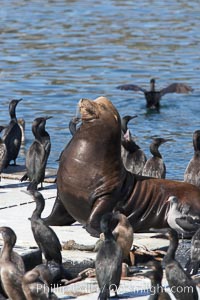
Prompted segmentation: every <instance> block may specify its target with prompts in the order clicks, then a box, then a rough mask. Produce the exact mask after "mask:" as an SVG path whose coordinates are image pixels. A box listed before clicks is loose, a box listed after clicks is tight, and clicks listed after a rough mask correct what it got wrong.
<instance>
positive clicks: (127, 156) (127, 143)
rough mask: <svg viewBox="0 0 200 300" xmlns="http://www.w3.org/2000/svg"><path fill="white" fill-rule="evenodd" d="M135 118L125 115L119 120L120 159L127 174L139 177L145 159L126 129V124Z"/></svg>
mask: <svg viewBox="0 0 200 300" xmlns="http://www.w3.org/2000/svg"><path fill="white" fill-rule="evenodd" d="M136 117H137V116H129V115H127V116H124V117H122V118H121V128H122V136H121V144H122V146H121V157H122V160H123V164H124V166H125V168H126V169H127V170H128V171H129V172H131V173H134V174H140V175H141V174H142V170H143V167H144V165H145V163H146V161H147V158H146V155H145V154H144V152H143V151H142V149H141V148H140V147H139V146H138V145H137V144H136V143H135V141H134V140H133V138H132V136H131V132H130V130H129V129H128V122H129V121H130V120H132V119H133V118H136Z"/></svg>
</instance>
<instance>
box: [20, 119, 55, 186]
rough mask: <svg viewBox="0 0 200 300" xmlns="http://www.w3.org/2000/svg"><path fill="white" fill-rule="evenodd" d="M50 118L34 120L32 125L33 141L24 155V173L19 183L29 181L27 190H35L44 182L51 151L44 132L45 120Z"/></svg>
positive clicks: (48, 138) (48, 140)
mask: <svg viewBox="0 0 200 300" xmlns="http://www.w3.org/2000/svg"><path fill="white" fill-rule="evenodd" d="M50 118H51V117H41V118H36V119H35V120H34V121H33V124H32V132H33V135H34V136H35V140H34V142H33V143H32V145H31V146H30V148H29V149H28V151H27V154H26V173H25V175H24V176H23V177H22V178H21V181H24V180H27V179H28V178H29V180H30V181H31V182H30V183H29V185H28V187H27V190H30V189H33V190H36V189H37V186H38V184H39V183H41V186H42V182H43V181H44V178H45V169H46V164H47V160H48V157H49V154H50V150H51V141H50V136H49V134H48V132H47V131H46V130H45V124H46V120H48V119H50Z"/></svg>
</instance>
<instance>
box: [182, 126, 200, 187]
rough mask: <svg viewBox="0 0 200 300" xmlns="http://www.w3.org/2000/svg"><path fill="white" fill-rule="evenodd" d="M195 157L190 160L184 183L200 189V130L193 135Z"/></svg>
mask: <svg viewBox="0 0 200 300" xmlns="http://www.w3.org/2000/svg"><path fill="white" fill-rule="evenodd" d="M193 147H194V156H193V157H192V159H191V160H190V162H189V164H188V166H187V168H186V170H185V174H184V181H186V182H189V183H192V184H194V185H196V186H197V187H198V188H200V130H196V131H195V132H194V133H193Z"/></svg>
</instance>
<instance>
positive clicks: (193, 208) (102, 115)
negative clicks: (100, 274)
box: [46, 97, 200, 236]
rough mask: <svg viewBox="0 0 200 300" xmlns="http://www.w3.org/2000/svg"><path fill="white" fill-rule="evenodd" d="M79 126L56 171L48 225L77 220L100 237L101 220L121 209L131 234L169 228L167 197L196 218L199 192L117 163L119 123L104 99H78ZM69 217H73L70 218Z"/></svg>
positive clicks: (119, 159)
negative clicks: (53, 196)
mask: <svg viewBox="0 0 200 300" xmlns="http://www.w3.org/2000/svg"><path fill="white" fill-rule="evenodd" d="M79 108H80V114H81V119H82V124H81V125H80V127H79V128H78V130H77V131H76V133H75V134H74V136H73V138H72V139H71V141H70V142H69V144H68V145H67V146H66V148H65V149H64V151H63V153H62V155H61V158H60V164H59V168H58V174H57V188H58V194H59V198H60V199H59V198H58V201H56V202H55V204H54V208H53V210H52V212H51V214H50V216H49V217H48V218H46V221H47V223H48V224H50V225H61V222H60V219H59V215H60V212H61V217H62V220H64V218H63V216H64V213H66V219H65V222H64V223H63V224H62V225H66V224H68V225H69V224H70V223H72V222H73V221H74V220H73V219H75V220H77V221H79V222H80V223H82V224H84V225H85V227H86V229H87V231H88V232H90V233H91V234H92V235H94V236H95V235H99V233H100V219H101V216H102V215H103V214H104V213H106V212H109V211H112V210H113V209H114V208H115V207H116V205H118V206H119V204H120V205H121V207H122V208H123V210H124V213H125V215H126V216H127V217H128V219H129V221H130V223H131V224H132V226H133V228H134V231H135V232H147V231H148V230H149V228H150V227H154V228H163V227H168V224H167V213H168V210H169V202H167V200H168V198H169V197H170V196H172V195H173V196H176V197H177V198H178V199H179V201H180V202H182V203H187V204H188V205H189V206H190V210H189V213H190V215H193V216H196V218H199V215H200V189H198V188H197V187H195V186H194V185H192V184H189V183H186V182H178V181H172V180H166V179H157V178H150V177H145V176H139V175H135V174H131V173H130V172H128V171H127V170H126V169H125V167H124V166H123V163H122V159H121V122H120V116H119V113H118V111H117V109H116V108H115V107H114V105H113V104H112V103H111V102H110V101H109V100H108V99H107V98H105V97H99V98H97V99H96V100H94V101H91V100H88V99H81V100H80V101H79ZM69 215H71V216H72V217H73V218H71V219H70V218H69Z"/></svg>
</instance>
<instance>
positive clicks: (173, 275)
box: [155, 228, 198, 300]
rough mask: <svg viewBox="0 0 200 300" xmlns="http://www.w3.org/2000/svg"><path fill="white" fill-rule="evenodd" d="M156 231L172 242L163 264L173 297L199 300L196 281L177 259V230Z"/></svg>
mask: <svg viewBox="0 0 200 300" xmlns="http://www.w3.org/2000/svg"><path fill="white" fill-rule="evenodd" d="M155 231H156V232H160V233H161V234H163V235H165V236H166V237H167V238H168V239H169V241H170V243H169V247H168V249H167V254H166V255H165V257H164V259H163V262H164V265H165V273H166V278H167V281H168V284H169V287H170V289H171V291H172V293H173V295H174V296H175V298H176V299H178V300H186V299H187V300H198V292H197V289H196V285H195V283H194V281H193V280H192V279H191V277H190V276H189V275H188V274H187V273H186V272H185V271H184V269H183V268H182V266H181V265H180V263H179V262H178V261H176V259H175V253H176V250H177V247H178V234H177V232H176V230H174V229H172V228H163V229H155Z"/></svg>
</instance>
